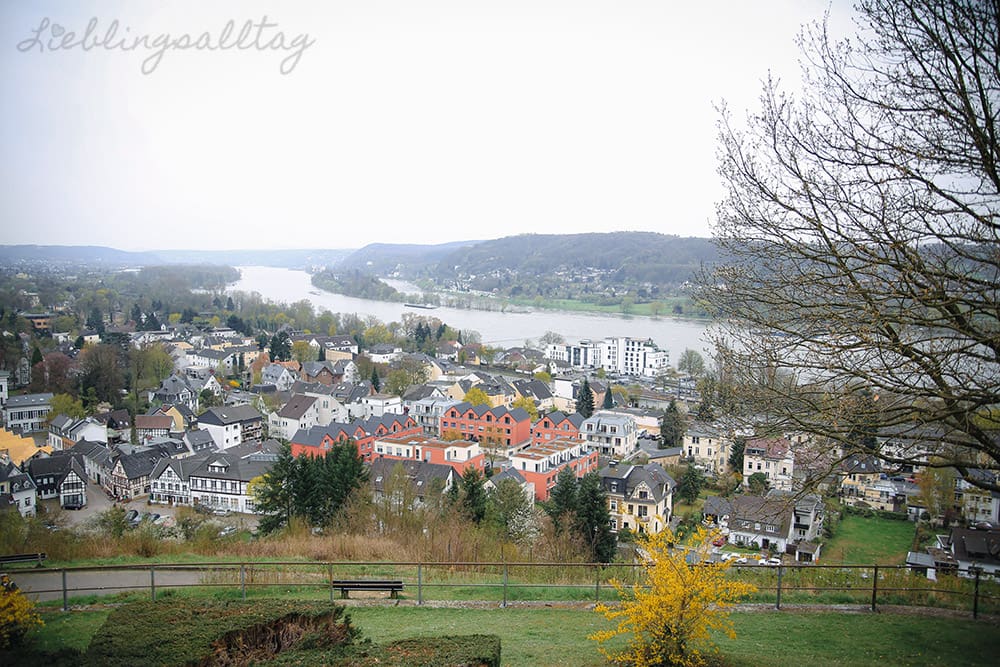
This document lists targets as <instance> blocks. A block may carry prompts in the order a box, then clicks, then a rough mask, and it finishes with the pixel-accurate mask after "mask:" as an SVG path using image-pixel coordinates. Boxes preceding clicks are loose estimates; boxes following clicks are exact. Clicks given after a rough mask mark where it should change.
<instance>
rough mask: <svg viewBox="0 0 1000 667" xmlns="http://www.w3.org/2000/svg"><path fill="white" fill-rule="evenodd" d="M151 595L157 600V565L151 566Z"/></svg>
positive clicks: (154, 600)
mask: <svg viewBox="0 0 1000 667" xmlns="http://www.w3.org/2000/svg"><path fill="white" fill-rule="evenodd" d="M149 597H150V599H152V601H153V602H156V567H155V566H153V565H150V566H149Z"/></svg>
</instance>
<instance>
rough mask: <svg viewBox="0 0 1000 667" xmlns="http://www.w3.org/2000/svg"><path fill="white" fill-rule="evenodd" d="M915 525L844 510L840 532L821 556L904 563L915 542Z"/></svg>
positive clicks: (857, 561) (849, 561) (861, 562)
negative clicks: (845, 512)
mask: <svg viewBox="0 0 1000 667" xmlns="http://www.w3.org/2000/svg"><path fill="white" fill-rule="evenodd" d="M915 531H916V527H915V526H914V524H913V523H911V522H909V521H893V520H890V519H879V518H876V517H871V518H870V517H861V516H855V515H853V514H845V515H844V518H843V520H842V521H841V522H840V525H839V526H837V532H836V534H835V535H834V536H833V539H831V540H830V541H829V542H827V543H826V544H825V545H824V546H823V552H822V554H821V558H820V560H821V561H823V562H826V563H847V564H854V565H868V564H872V563H878V564H879V565H901V564H902V563H904V562H905V561H906V552H907V551H909V550H910V549H911V547H912V545H913V535H914V532H915Z"/></svg>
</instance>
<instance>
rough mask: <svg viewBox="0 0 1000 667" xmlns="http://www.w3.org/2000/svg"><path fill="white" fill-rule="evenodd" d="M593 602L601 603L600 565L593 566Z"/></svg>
mask: <svg viewBox="0 0 1000 667" xmlns="http://www.w3.org/2000/svg"><path fill="white" fill-rule="evenodd" d="M594 604H601V566H600V564H597V565H595V566H594Z"/></svg>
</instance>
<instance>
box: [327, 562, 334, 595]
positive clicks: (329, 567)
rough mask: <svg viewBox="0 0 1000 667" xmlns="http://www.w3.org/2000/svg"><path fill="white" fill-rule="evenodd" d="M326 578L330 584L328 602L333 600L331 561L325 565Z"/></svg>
mask: <svg viewBox="0 0 1000 667" xmlns="http://www.w3.org/2000/svg"><path fill="white" fill-rule="evenodd" d="M326 580H327V582H328V583H329V584H330V602H333V563H329V564H327V566H326Z"/></svg>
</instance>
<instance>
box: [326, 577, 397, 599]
mask: <svg viewBox="0 0 1000 667" xmlns="http://www.w3.org/2000/svg"><path fill="white" fill-rule="evenodd" d="M330 587H331V588H339V589H340V597H341V598H342V599H347V598H348V593H350V592H351V591H389V597H391V598H395V597H396V594H397V593H399V592H400V591H401V590H403V582H402V581H401V580H399V579H352V580H347V579H334V580H333V581H331V582H330Z"/></svg>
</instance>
